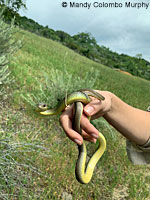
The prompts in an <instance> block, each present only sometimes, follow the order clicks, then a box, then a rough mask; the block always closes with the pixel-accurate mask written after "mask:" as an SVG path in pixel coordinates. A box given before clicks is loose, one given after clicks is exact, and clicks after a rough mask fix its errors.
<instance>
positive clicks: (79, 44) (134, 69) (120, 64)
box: [4, 0, 150, 80]
mask: <svg viewBox="0 0 150 200" xmlns="http://www.w3.org/2000/svg"><path fill="white" fill-rule="evenodd" d="M18 1H19V0H18ZM4 16H5V21H6V22H7V23H9V22H10V21H11V19H12V18H13V17H14V16H15V19H16V20H15V24H16V25H17V26H19V27H20V28H22V29H24V30H27V31H30V32H32V33H35V34H37V35H39V36H43V37H46V38H49V39H52V40H55V41H59V42H61V43H62V44H63V45H65V46H67V47H69V48H70V49H72V50H74V51H75V52H77V53H79V54H81V55H83V56H86V57H87V58H89V59H91V60H93V61H96V62H98V63H100V64H104V65H106V66H108V67H110V68H114V69H121V70H124V71H127V72H129V73H131V74H132V75H135V76H139V77H141V78H144V79H147V80H150V62H149V61H147V60H145V59H143V58H142V55H141V54H140V53H139V54H137V55H136V56H135V57H131V56H128V55H125V54H118V53H116V52H113V51H111V50H110V49H109V48H107V47H104V46H100V45H98V44H97V42H96V40H95V38H94V37H92V36H91V35H90V34H89V33H78V34H76V35H74V36H71V35H69V34H68V33H65V32H64V31H61V30H57V31H55V30H53V29H51V28H49V27H48V26H45V27H44V26H42V25H39V24H38V23H37V22H35V21H34V20H32V19H28V18H27V17H21V16H20V15H19V14H18V13H16V12H15V11H13V10H12V9H8V8H7V9H6V10H5V13H4Z"/></svg>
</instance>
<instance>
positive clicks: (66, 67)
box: [0, 31, 150, 200]
mask: <svg viewBox="0 0 150 200" xmlns="http://www.w3.org/2000/svg"><path fill="white" fill-rule="evenodd" d="M22 36H23V38H24V39H23V41H24V42H23V43H24V45H23V48H22V49H21V50H19V52H17V53H16V54H15V56H14V57H13V58H12V60H11V63H10V70H11V72H12V75H13V76H14V80H15V81H14V83H13V84H12V85H11V86H9V88H7V93H8V95H10V96H9V98H7V100H6V101H5V103H4V106H2V108H1V118H2V120H1V121H2V122H1V128H3V132H2V131H1V135H3V138H8V139H9V144H10V143H11V142H12V143H13V144H14V142H16V143H17V145H18V144H20V146H19V147H18V146H13V145H12V146H11V145H10V147H11V148H12V149H13V151H14V152H16V153H13V152H11V154H9V155H10V158H9V159H12V161H13V159H14V160H15V166H12V168H11V169H12V172H14V171H15V169H16V168H17V170H18V171H17V172H18V173H16V175H15V176H11V171H10V170H9V169H7V170H6V173H8V175H9V177H8V178H7V177H6V179H7V181H8V182H9V181H10V179H11V182H13V185H12V186H11V184H9V183H7V184H6V181H4V176H1V179H0V187H1V190H2V191H3V193H5V194H6V195H5V199H32V200H33V199H41V200H43V199H45V200H46V199H62V198H65V197H64V196H65V192H66V193H67V194H70V195H71V196H72V198H73V199H75V200H78V199H80V200H81V199H83V200H85V199H88V200H99V199H102V200H105V199H107V200H108V199H109V200H111V199H115V200H117V199H121V197H120V195H123V199H139V200H141V199H149V198H150V194H149V181H150V176H149V173H148V172H149V167H147V166H146V167H144V166H142V167H140V166H133V165H132V164H130V163H129V161H128V159H127V155H126V151H125V139H124V138H123V137H122V136H120V135H119V133H117V132H116V131H115V130H114V129H113V128H112V127H110V126H109V125H108V124H107V122H105V121H104V120H103V119H99V120H96V121H95V122H94V124H95V126H96V127H97V128H98V129H99V130H101V132H102V133H103V134H104V135H105V137H106V140H107V151H106V152H105V154H104V155H103V157H102V159H101V161H100V162H99V163H98V165H97V167H96V169H95V172H94V176H93V178H92V181H91V182H90V183H89V184H87V185H81V184H79V183H78V182H77V181H76V179H75V175H74V170H75V163H76V159H77V155H78V151H77V146H76V145H75V144H74V143H72V142H71V141H70V140H69V139H68V138H67V137H66V136H65V134H64V132H63V130H62V128H61V127H60V125H59V119H58V117H51V118H50V117H43V116H39V115H38V114H37V113H35V111H34V109H35V105H36V103H38V102H46V103H47V104H48V105H50V106H52V107H53V106H55V104H56V101H59V99H61V98H62V97H64V96H65V95H66V93H68V92H71V91H73V90H77V89H79V88H86V87H88V88H94V89H100V90H109V91H111V92H113V93H115V94H116V95H117V96H119V97H120V98H121V99H123V100H124V101H126V102H127V103H129V104H130V105H132V106H135V107H138V108H141V109H144V110H146V108H147V106H148V105H149V97H150V82H148V81H146V80H143V79H140V78H138V77H134V76H128V75H125V74H121V73H119V72H116V71H114V70H113V69H110V68H108V67H106V66H103V65H100V64H97V63H95V62H93V61H91V60H89V59H87V58H85V57H82V56H80V55H78V54H76V53H75V52H73V51H71V50H70V49H68V48H66V47H64V46H62V45H61V44H59V43H57V42H54V41H51V40H48V39H45V38H41V37H38V36H36V35H34V34H32V33H28V32H25V31H21V33H20V34H19V35H18V37H19V38H22ZM29 144H30V145H29ZM87 146H88V151H89V155H91V154H92V152H91V151H92V149H93V145H92V144H88V145H87ZM2 150H3V151H4V152H5V150H6V147H5V145H3V146H2ZM4 161H5V160H3V162H4ZM1 168H2V167H1ZM17 175H18V176H17ZM2 181H3V182H2ZM19 183H20V184H19ZM8 184H9V187H7V185H8ZM1 185H3V187H2V186H1ZM6 188H7V189H6ZM116 191H117V192H116ZM122 191H124V192H122ZM15 195H16V196H15ZM11 196H14V197H15V198H14V197H11Z"/></svg>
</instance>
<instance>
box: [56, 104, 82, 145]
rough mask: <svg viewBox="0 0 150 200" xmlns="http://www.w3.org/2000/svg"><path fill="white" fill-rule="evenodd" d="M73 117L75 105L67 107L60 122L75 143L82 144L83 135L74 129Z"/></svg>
mask: <svg viewBox="0 0 150 200" xmlns="http://www.w3.org/2000/svg"><path fill="white" fill-rule="evenodd" d="M72 119H73V106H71V107H70V108H67V109H66V110H65V111H64V112H63V113H62V115H61V116H60V123H61V125H62V127H63V129H64V131H65V133H66V135H67V136H68V137H69V138H70V139H71V140H72V141H74V142H75V143H77V144H79V145H81V144H82V142H83V138H82V136H81V135H80V134H79V133H77V132H76V131H74V130H73V129H72Z"/></svg>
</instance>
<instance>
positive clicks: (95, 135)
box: [91, 133, 99, 139]
mask: <svg viewBox="0 0 150 200" xmlns="http://www.w3.org/2000/svg"><path fill="white" fill-rule="evenodd" d="M91 135H92V136H93V137H94V138H95V139H97V138H98V137H99V136H98V135H97V134H95V133H92V134H91Z"/></svg>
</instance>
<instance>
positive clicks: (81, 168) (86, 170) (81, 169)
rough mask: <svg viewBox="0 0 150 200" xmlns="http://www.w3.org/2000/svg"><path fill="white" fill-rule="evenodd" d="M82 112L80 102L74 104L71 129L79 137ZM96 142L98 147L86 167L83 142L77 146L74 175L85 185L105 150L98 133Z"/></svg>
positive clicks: (100, 135)
mask: <svg viewBox="0 0 150 200" xmlns="http://www.w3.org/2000/svg"><path fill="white" fill-rule="evenodd" d="M82 112H83V104H82V103H81V102H76V103H75V114H74V119H73V129H74V130H75V131H76V132H78V133H79V134H81V135H82V129H81V127H80V119H81V116H82ZM98 141H99V147H98V149H97V151H96V152H95V153H94V155H93V156H92V157H91V159H90V160H89V162H88V164H87V167H86V156H87V150H86V145H85V143H84V140H83V144H82V145H78V151H79V155H78V160H77V162H76V168H75V175H76V179H77V180H78V181H79V182H80V183H82V184H87V183H89V182H90V180H91V178H92V176H93V171H94V168H95V166H96V164H97V162H98V161H99V159H100V158H101V156H102V155H103V153H104V151H105V149H106V140H105V137H104V136H103V135H102V134H101V133H100V132H99V138H98Z"/></svg>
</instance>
